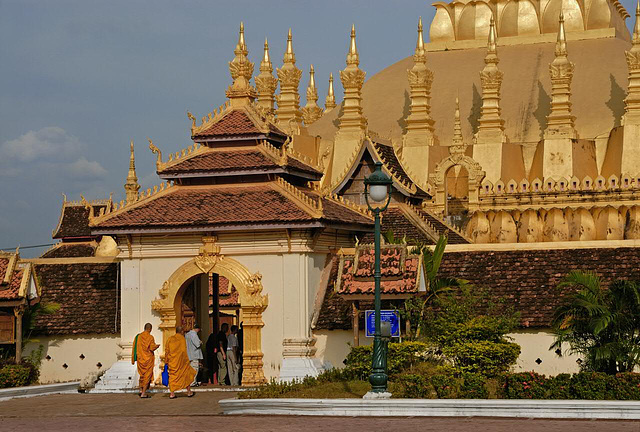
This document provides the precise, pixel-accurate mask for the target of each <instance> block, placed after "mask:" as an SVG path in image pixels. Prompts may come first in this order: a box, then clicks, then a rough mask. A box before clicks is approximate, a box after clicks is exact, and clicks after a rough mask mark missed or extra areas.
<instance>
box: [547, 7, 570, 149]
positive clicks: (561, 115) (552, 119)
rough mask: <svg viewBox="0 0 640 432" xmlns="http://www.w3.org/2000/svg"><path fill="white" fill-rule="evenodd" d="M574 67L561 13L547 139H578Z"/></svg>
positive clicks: (552, 75) (552, 78)
mask: <svg viewBox="0 0 640 432" xmlns="http://www.w3.org/2000/svg"><path fill="white" fill-rule="evenodd" d="M573 71H574V65H573V63H571V62H570V61H569V59H568V58H567V38H566V35H565V31H564V16H563V14H562V12H560V16H559V26H558V40H557V42H556V49H555V58H554V59H553V61H552V62H551V64H550V65H549V73H550V75H551V113H550V114H549V115H548V116H547V129H546V130H545V132H544V137H545V138H577V133H576V130H575V128H574V120H575V117H573V116H572V115H571V79H572V78H573Z"/></svg>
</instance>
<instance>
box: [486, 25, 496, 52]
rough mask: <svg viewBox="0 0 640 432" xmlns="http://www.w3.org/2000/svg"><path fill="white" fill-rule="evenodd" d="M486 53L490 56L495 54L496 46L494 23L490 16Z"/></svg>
mask: <svg viewBox="0 0 640 432" xmlns="http://www.w3.org/2000/svg"><path fill="white" fill-rule="evenodd" d="M487 48H488V52H489V53H490V54H497V52H498V49H497V44H496V22H495V20H494V19H493V15H491V20H490V21H489V43H488V46H487Z"/></svg>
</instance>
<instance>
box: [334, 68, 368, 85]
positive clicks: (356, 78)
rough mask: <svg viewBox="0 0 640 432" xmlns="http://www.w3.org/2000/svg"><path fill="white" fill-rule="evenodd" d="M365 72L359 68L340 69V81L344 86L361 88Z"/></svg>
mask: <svg viewBox="0 0 640 432" xmlns="http://www.w3.org/2000/svg"><path fill="white" fill-rule="evenodd" d="M365 75H366V73H365V72H364V71H362V70H360V69H355V70H342V71H340V81H342V86H343V87H344V88H354V87H356V88H362V84H364V77H365Z"/></svg>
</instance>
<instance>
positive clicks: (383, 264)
mask: <svg viewBox="0 0 640 432" xmlns="http://www.w3.org/2000/svg"><path fill="white" fill-rule="evenodd" d="M374 263H375V254H374V248H373V245H371V244H368V245H359V246H357V247H356V248H355V250H343V251H342V254H341V256H340V264H339V268H338V274H337V282H336V285H335V292H336V293H337V294H339V295H342V296H348V297H353V296H364V298H369V299H370V298H372V296H373V294H374V288H375V286H374V279H373V275H374ZM380 269H381V272H382V278H381V282H380V288H381V291H380V292H381V295H382V296H383V297H387V298H390V297H395V298H401V297H408V296H411V295H416V294H418V291H424V290H425V286H424V275H423V274H422V257H421V256H420V255H410V254H409V252H408V249H407V245H382V246H381V248H380Z"/></svg>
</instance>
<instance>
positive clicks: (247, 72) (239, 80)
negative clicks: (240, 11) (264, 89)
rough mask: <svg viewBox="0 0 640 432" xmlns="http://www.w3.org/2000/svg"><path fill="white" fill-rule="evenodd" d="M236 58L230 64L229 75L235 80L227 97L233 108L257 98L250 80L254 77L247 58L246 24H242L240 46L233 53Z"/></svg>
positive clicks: (239, 38)
mask: <svg viewBox="0 0 640 432" xmlns="http://www.w3.org/2000/svg"><path fill="white" fill-rule="evenodd" d="M233 53H234V54H235V57H234V58H233V60H231V61H230V62H229V73H230V74H231V78H233V84H231V86H229V88H228V89H227V92H226V94H227V97H228V98H229V100H230V101H231V105H232V106H234V107H235V106H243V105H248V104H250V103H251V102H252V101H253V99H255V97H256V91H255V89H254V88H253V87H251V84H250V82H249V81H250V80H251V76H252V75H253V63H251V62H250V61H249V59H248V58H247V54H249V51H248V50H247V44H246V43H245V40H244V24H243V23H242V22H241V23H240V33H239V35H238V44H237V45H236V49H235V50H234V51H233Z"/></svg>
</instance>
